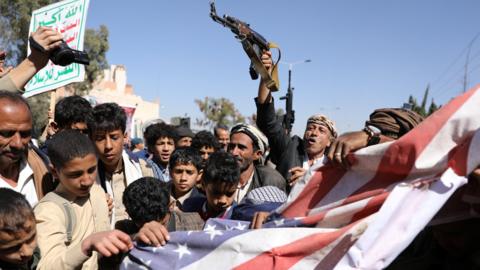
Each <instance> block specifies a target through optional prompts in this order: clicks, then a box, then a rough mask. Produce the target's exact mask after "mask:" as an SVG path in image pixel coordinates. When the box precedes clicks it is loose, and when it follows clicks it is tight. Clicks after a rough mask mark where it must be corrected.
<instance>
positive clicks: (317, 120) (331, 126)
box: [307, 114, 337, 138]
mask: <svg viewBox="0 0 480 270" xmlns="http://www.w3.org/2000/svg"><path fill="white" fill-rule="evenodd" d="M310 123H314V124H318V125H322V126H326V127H327V128H328V130H330V133H332V136H333V137H334V138H336V137H337V129H336V128H335V123H334V122H333V121H332V120H330V119H328V118H327V117H326V116H325V115H323V114H315V115H312V116H310V118H308V120H307V125H308V124H310Z"/></svg>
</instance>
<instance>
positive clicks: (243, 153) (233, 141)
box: [228, 124, 286, 203]
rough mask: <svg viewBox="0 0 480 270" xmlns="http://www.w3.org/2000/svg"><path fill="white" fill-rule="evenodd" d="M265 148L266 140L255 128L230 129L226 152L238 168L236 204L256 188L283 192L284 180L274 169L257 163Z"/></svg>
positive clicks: (241, 126)
mask: <svg viewBox="0 0 480 270" xmlns="http://www.w3.org/2000/svg"><path fill="white" fill-rule="evenodd" d="M267 148H268V140H267V138H266V137H265V135H263V134H262V133H261V132H260V131H259V130H258V129H257V128H256V127H254V126H251V125H246V124H238V125H236V126H234V127H233V128H232V130H231V132H230V143H229V144H228V152H229V153H231V154H232V155H233V156H234V157H235V158H236V160H237V162H238V164H239V166H240V182H239V184H238V187H237V194H236V197H235V201H236V202H237V203H240V202H241V200H242V199H243V198H244V197H245V196H246V195H247V193H248V192H250V191H251V190H253V189H255V188H258V187H264V186H276V187H278V188H279V189H281V190H283V191H285V189H286V181H285V179H284V178H283V177H282V176H281V175H280V174H279V173H278V172H277V171H275V170H274V169H272V168H270V167H267V166H264V165H262V164H260V162H259V160H260V158H261V157H262V156H263V154H264V153H265V150H266V149H267Z"/></svg>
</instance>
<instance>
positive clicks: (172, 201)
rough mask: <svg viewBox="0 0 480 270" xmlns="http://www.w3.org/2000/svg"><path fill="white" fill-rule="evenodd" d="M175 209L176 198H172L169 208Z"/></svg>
mask: <svg viewBox="0 0 480 270" xmlns="http://www.w3.org/2000/svg"><path fill="white" fill-rule="evenodd" d="M174 209H175V200H170V203H169V204H168V210H170V211H173V210H174Z"/></svg>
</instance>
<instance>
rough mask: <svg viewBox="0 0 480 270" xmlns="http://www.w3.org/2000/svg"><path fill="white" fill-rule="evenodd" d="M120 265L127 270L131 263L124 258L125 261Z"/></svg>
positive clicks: (128, 259)
mask: <svg viewBox="0 0 480 270" xmlns="http://www.w3.org/2000/svg"><path fill="white" fill-rule="evenodd" d="M122 264H123V268H124V269H129V266H130V265H131V264H132V261H131V260H130V258H129V257H128V256H126V257H125V259H123V262H122Z"/></svg>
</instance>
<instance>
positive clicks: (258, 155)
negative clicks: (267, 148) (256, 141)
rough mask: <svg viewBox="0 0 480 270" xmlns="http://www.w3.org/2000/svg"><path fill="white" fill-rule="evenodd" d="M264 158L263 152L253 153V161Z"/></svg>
mask: <svg viewBox="0 0 480 270" xmlns="http://www.w3.org/2000/svg"><path fill="white" fill-rule="evenodd" d="M262 156H263V152H262V151H261V150H257V151H255V152H254V153H253V160H259V159H260V158H261V157H262Z"/></svg>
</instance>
